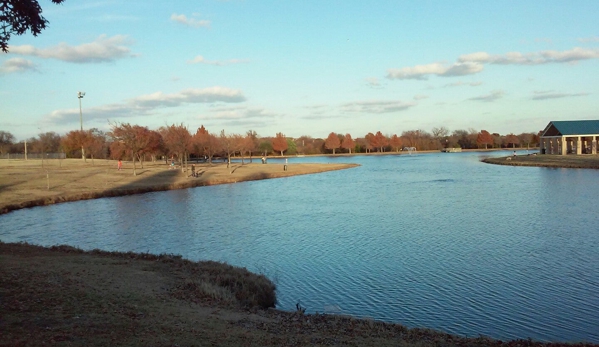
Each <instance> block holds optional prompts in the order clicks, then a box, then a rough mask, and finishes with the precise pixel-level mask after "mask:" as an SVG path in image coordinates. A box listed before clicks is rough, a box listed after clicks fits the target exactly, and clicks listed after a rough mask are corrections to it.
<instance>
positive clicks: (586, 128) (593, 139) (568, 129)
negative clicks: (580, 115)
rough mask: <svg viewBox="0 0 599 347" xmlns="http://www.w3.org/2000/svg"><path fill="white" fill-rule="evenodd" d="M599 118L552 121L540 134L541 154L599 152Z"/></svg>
mask: <svg viewBox="0 0 599 347" xmlns="http://www.w3.org/2000/svg"><path fill="white" fill-rule="evenodd" d="M597 140H599V120H571V121H552V122H549V124H547V126H546V127H545V130H543V133H542V134H541V136H540V144H539V147H540V153H541V154H561V155H566V154H578V155H580V154H597Z"/></svg>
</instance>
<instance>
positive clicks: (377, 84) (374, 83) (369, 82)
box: [365, 77, 381, 87]
mask: <svg viewBox="0 0 599 347" xmlns="http://www.w3.org/2000/svg"><path fill="white" fill-rule="evenodd" d="M365 80H366V84H367V85H369V86H371V87H380V85H381V82H379V79H378V78H376V77H367V78H365Z"/></svg>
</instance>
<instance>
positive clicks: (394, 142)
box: [389, 134, 403, 152]
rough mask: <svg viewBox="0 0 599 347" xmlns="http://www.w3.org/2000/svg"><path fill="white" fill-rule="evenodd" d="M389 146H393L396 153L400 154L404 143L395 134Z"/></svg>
mask: <svg viewBox="0 0 599 347" xmlns="http://www.w3.org/2000/svg"><path fill="white" fill-rule="evenodd" d="M389 145H391V147H392V148H395V152H399V150H400V149H401V147H402V145H403V141H402V140H401V137H399V136H397V134H393V136H391V139H390V140H389Z"/></svg>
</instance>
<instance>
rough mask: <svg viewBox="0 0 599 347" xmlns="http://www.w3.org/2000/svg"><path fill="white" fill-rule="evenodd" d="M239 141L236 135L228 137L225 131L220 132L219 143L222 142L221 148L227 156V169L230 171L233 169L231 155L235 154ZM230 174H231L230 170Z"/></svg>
mask: <svg viewBox="0 0 599 347" xmlns="http://www.w3.org/2000/svg"><path fill="white" fill-rule="evenodd" d="M237 140H238V138H237V137H236V136H235V135H234V134H229V135H227V134H226V133H225V129H223V130H221V131H220V136H219V137H218V141H219V142H220V148H221V149H222V150H223V151H224V152H225V154H226V155H227V168H229V169H230V168H231V154H234V153H235V152H236V150H237V147H238V146H239V143H238V142H237ZM229 173H231V171H230V170H229Z"/></svg>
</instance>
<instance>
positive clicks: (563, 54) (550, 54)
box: [458, 47, 599, 65]
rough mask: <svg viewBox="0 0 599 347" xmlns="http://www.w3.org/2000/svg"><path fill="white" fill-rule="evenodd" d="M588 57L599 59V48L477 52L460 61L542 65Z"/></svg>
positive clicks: (575, 60)
mask: <svg viewBox="0 0 599 347" xmlns="http://www.w3.org/2000/svg"><path fill="white" fill-rule="evenodd" d="M587 59H599V49H590V48H580V47H574V48H572V49H571V50H566V51H553V50H551V51H541V52H536V53H526V54H523V53H520V52H509V53H506V54H504V55H491V54H489V53H486V52H476V53H470V54H464V55H461V56H460V57H459V58H458V61H460V62H463V63H467V62H474V63H481V64H485V63H488V64H499V65H540V64H550V63H568V62H577V61H580V60H587Z"/></svg>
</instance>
